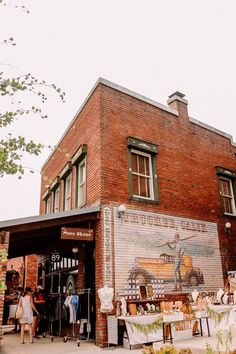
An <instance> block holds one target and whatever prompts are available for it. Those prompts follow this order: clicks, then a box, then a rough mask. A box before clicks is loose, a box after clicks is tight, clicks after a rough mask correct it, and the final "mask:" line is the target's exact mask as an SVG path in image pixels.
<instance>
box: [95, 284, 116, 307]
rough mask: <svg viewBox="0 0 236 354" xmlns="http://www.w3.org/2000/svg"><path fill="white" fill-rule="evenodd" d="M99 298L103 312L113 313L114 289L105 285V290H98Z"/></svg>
mask: <svg viewBox="0 0 236 354" xmlns="http://www.w3.org/2000/svg"><path fill="white" fill-rule="evenodd" d="M98 296H99V299H100V302H101V307H100V311H101V312H106V313H107V312H111V311H112V310H113V308H114V306H113V304H112V300H113V296H114V289H113V288H109V287H108V286H107V285H105V286H104V287H103V288H101V289H98Z"/></svg>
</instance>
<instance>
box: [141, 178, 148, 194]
mask: <svg viewBox="0 0 236 354" xmlns="http://www.w3.org/2000/svg"><path fill="white" fill-rule="evenodd" d="M140 196H141V197H148V196H147V191H146V178H144V177H140Z"/></svg>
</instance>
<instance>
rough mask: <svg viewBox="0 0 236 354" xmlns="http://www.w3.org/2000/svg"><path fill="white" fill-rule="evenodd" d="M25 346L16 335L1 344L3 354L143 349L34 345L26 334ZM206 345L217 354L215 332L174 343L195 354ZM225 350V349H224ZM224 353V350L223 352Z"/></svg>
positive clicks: (120, 353) (117, 353) (126, 353)
mask: <svg viewBox="0 0 236 354" xmlns="http://www.w3.org/2000/svg"><path fill="white" fill-rule="evenodd" d="M25 342H26V343H25V344H20V335H19V334H16V333H7V334H4V335H3V340H2V343H1V344H0V353H1V354H79V353H81V354H85V353H86V354H96V353H100V354H103V353H104V354H105V353H114V354H141V353H142V349H132V350H129V349H124V348H123V347H121V346H119V347H109V348H99V347H98V346H96V345H95V344H94V342H93V341H81V342H80V346H78V345H77V342H76V341H75V340H70V339H69V340H68V341H67V342H65V343H64V342H63V337H54V339H53V341H51V339H50V337H46V338H40V339H39V340H35V341H34V343H33V344H30V343H29V342H28V336H27V334H26V337H25ZM206 343H209V344H210V345H211V347H212V348H213V349H214V353H216V346H217V340H216V337H215V333H214V332H213V333H212V335H211V337H207V336H203V337H192V338H190V339H186V340H178V341H175V342H174V346H175V347H176V348H177V349H181V348H185V349H186V348H190V349H191V350H192V353H193V354H203V353H206ZM160 346H163V343H154V347H155V348H157V347H158V348H159V347H160ZM231 348H232V349H236V328H234V329H233V345H232V347H231ZM222 349H223V348H222ZM222 352H223V350H222Z"/></svg>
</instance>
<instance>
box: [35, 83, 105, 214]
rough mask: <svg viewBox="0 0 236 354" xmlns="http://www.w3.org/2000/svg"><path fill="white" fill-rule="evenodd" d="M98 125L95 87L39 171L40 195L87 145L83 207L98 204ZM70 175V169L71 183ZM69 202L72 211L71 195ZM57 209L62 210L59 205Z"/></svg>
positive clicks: (97, 98)
mask: <svg viewBox="0 0 236 354" xmlns="http://www.w3.org/2000/svg"><path fill="white" fill-rule="evenodd" d="M100 124H101V123H100V89H99V88H98V89H97V90H96V91H95V92H94V94H93V95H92V96H91V98H90V100H89V101H88V102H87V104H86V105H85V107H84V108H83V109H82V111H81V112H80V114H79V117H78V118H77V119H76V120H75V121H74V122H73V124H72V125H71V127H70V129H69V130H68V132H67V134H66V136H65V137H64V138H63V140H62V141H61V143H60V145H59V146H58V149H56V151H55V152H54V153H53V155H52V156H51V157H50V159H49V161H48V162H47V165H46V166H45V167H44V169H43V171H42V175H43V178H42V183H41V194H43V193H44V191H45V190H46V188H47V186H48V185H49V184H50V182H51V181H53V179H54V178H55V177H56V176H57V175H58V174H59V173H60V171H61V170H62V169H63V167H64V166H65V165H66V163H67V162H68V161H69V160H70V158H71V157H72V156H73V154H74V153H75V152H76V151H77V150H78V148H79V146H80V145H82V144H87V146H88V152H87V190H88V191H90V192H89V194H88V196H87V204H86V206H89V205H91V204H94V203H98V204H99V198H100V195H101V189H100V188H101V184H100V179H101V167H100V160H101V158H100V154H101V149H100V146H101V143H100ZM74 176H75V169H73V178H72V183H75V181H74ZM44 179H46V181H45V180H44ZM61 187H63V181H61ZM62 189H63V188H62ZM61 195H63V190H61ZM62 199H63V198H61V200H62ZM72 203H73V204H72V207H73V208H74V206H75V196H74V195H73V196H72ZM61 210H63V204H62V203H61ZM40 214H44V202H41V204H40Z"/></svg>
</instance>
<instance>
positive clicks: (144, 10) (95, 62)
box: [0, 0, 236, 220]
mask: <svg viewBox="0 0 236 354" xmlns="http://www.w3.org/2000/svg"><path fill="white" fill-rule="evenodd" d="M15 5H24V6H26V7H27V8H28V9H29V11H30V13H29V14H27V13H26V12H25V11H22V10H20V9H19V8H18V9H16V8H15ZM235 13H236V2H235V0H227V1H223V0H222V1H219V0H207V1H206V0H198V1H194V0H178V1H176V0H162V1H161V0H99V1H98V0H66V1H65V0H22V1H20V0H18V1H16V0H15V1H14V0H11V1H9V5H8V6H6V7H2V6H1V7H0V28H1V31H0V42H1V41H3V40H4V39H6V38H9V37H14V40H15V42H16V43H17V45H16V46H14V47H10V46H3V45H1V46H0V72H1V71H4V72H5V73H7V75H9V76H14V75H15V76H17V75H19V74H25V73H28V72H30V73H31V74H33V75H35V76H36V77H38V78H39V79H44V80H46V81H47V82H49V83H55V84H56V85H57V86H59V87H61V88H62V89H63V91H65V92H66V102H65V103H62V102H60V100H59V99H58V98H57V96H56V95H55V94H54V93H53V92H50V91H48V96H49V102H47V104H45V106H42V108H43V109H44V111H45V113H46V114H48V116H49V118H48V119H46V120H40V119H39V118H36V117H28V118H24V119H23V120H18V121H17V122H16V123H15V124H14V126H13V127H12V128H11V131H12V132H14V133H15V134H17V135H18V134H24V135H25V136H26V137H28V138H33V139H35V140H37V141H40V142H42V143H44V144H45V145H56V144H57V142H58V140H59V139H60V138H61V136H62V135H63V133H64V131H65V129H66V128H67V127H68V125H69V123H70V122H71V120H72V119H73V118H74V116H75V114H76V112H77V111H78V109H79V107H80V106H81V104H82V103H83V101H84V100H85V99H86V97H87V95H88V93H89V92H90V90H91V89H92V87H93V86H94V84H95V83H96V81H97V80H98V78H99V77H102V78H104V79H107V80H110V81H112V82H114V83H116V84H118V85H121V86H124V87H125V88H127V89H129V90H132V91H134V92H137V93H139V94H141V95H143V96H146V97H148V98H150V99H153V100H155V101H157V102H159V103H162V104H165V105H167V99H168V96H169V95H170V94H172V93H173V92H175V91H181V92H182V93H184V94H185V95H186V96H185V98H186V99H187V100H188V110H189V115H190V116H191V117H193V118H195V119H197V120H199V121H201V122H203V123H206V124H208V125H210V126H212V127H214V128H217V129H219V130H222V131H223V132H225V133H228V134H230V135H232V136H233V140H234V142H236V110H235V107H234V106H235V103H236V89H235V82H236V66H235V63H236V49H235V41H236V38H235V37H236V21H235ZM31 100H33V99H32V98H31V97H28V98H27V100H26V101H25V104H28V103H29V104H31ZM5 104H6V103H5ZM0 106H1V100H0ZM6 133H7V131H6V130H4V129H1V131H0V136H5V135H6ZM49 154H50V150H48V149H46V150H45V152H44V153H43V154H42V155H41V156H39V157H34V158H32V157H28V158H27V157H26V158H25V159H24V166H26V167H27V168H26V172H25V175H24V177H23V178H22V179H21V180H19V179H18V178H17V176H5V177H3V178H1V179H0V198H1V203H0V220H9V219H15V218H21V217H25V216H32V215H37V214H38V213H39V199H40V178H41V175H40V170H41V167H42V165H43V163H44V162H45V160H46V159H47V157H48V155H49ZM30 169H33V170H34V171H35V173H33V174H32V173H30V172H29V171H30Z"/></svg>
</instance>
